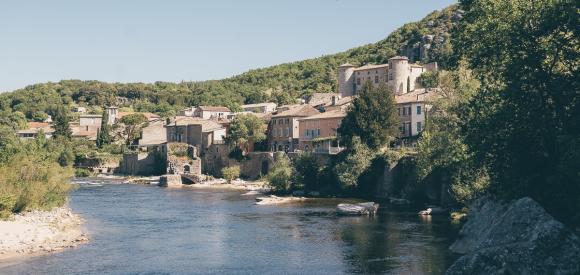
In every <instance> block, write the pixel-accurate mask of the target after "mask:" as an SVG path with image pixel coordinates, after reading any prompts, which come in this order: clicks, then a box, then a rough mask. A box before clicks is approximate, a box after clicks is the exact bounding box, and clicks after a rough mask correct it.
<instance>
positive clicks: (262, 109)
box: [242, 102, 278, 114]
mask: <svg viewBox="0 0 580 275" xmlns="http://www.w3.org/2000/svg"><path fill="white" fill-rule="evenodd" d="M276 107H278V104H276V103H274V102H264V103H256V104H246V105H242V109H243V110H244V111H245V112H252V113H261V114H266V113H271V112H274V111H275V110H276Z"/></svg>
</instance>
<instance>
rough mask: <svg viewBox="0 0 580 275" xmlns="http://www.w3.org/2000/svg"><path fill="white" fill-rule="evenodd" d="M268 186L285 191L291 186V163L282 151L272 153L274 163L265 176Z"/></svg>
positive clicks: (278, 190)
mask: <svg viewBox="0 0 580 275" xmlns="http://www.w3.org/2000/svg"><path fill="white" fill-rule="evenodd" d="M266 179H267V180H268V183H269V184H270V186H271V187H272V188H273V189H274V190H275V191H277V192H286V191H289V190H290V188H291V183H292V165H291V164H290V159H288V157H287V156H286V154H284V153H282V152H276V155H274V164H273V165H272V167H271V168H270V171H269V172H268V175H267V176H266Z"/></svg>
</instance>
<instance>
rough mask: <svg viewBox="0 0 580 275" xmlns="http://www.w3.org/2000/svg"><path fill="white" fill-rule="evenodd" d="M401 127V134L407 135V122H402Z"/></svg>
mask: <svg viewBox="0 0 580 275" xmlns="http://www.w3.org/2000/svg"><path fill="white" fill-rule="evenodd" d="M399 129H400V130H401V134H402V135H405V132H406V131H405V129H406V127H405V123H403V124H401V126H399Z"/></svg>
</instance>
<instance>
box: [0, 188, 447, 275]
mask: <svg viewBox="0 0 580 275" xmlns="http://www.w3.org/2000/svg"><path fill="white" fill-rule="evenodd" d="M241 194H242V193H241V192H236V191H216V190H201V189H190V188H182V189H170V188H160V187H156V186H144V185H122V184H104V185H102V186H97V185H82V186H81V187H80V188H79V189H77V190H75V191H74V192H72V194H71V195H70V204H71V207H72V208H73V210H74V211H75V212H77V213H79V214H81V215H82V216H83V217H84V218H85V220H86V224H85V227H86V228H87V230H88V232H89V235H90V239H91V241H90V243H88V244H85V245H81V246H79V247H77V248H73V249H70V250H65V251H63V252H60V253H55V254H51V255H46V256H39V257H35V258H31V259H28V260H25V261H22V262H17V263H13V264H11V265H8V266H3V267H0V274H136V273H137V274H142V273H145V274H175V273H178V274H192V273H194V274H199V273H201V274H264V273H267V274H342V273H387V274H440V273H443V272H444V271H445V269H446V268H447V267H448V266H449V265H450V264H451V263H452V261H453V260H454V259H455V256H454V255H453V254H451V253H450V252H449V251H448V249H447V247H448V246H449V245H450V242H451V241H452V238H453V233H451V232H455V231H456V228H454V227H453V226H452V225H450V224H449V222H448V221H447V220H446V219H445V218H440V219H438V218H437V217H433V218H429V219H426V218H422V217H420V216H418V215H417V214H416V211H414V210H403V209H398V210H397V209H389V208H381V209H380V215H378V216H376V217H338V216H336V215H335V212H334V207H335V206H336V204H337V203H338V201H336V200H331V199H327V200H321V201H318V202H315V203H307V204H303V205H285V206H256V205H254V204H253V201H254V196H242V195H241Z"/></svg>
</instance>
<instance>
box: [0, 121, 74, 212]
mask: <svg viewBox="0 0 580 275" xmlns="http://www.w3.org/2000/svg"><path fill="white" fill-rule="evenodd" d="M68 146H70V143H68V142H67V141H66V140H64V139H61V138H58V139H54V140H52V139H51V140H47V139H45V138H44V137H43V136H41V137H39V138H37V139H34V140H31V141H21V140H19V139H18V138H17V137H16V134H15V133H14V131H13V130H12V129H10V128H8V127H6V126H0V218H1V219H5V218H7V217H9V216H10V214H12V213H18V212H22V211H25V210H33V209H41V210H49V209H51V208H53V207H56V206H61V205H63V204H64V203H65V201H66V195H67V194H68V191H69V190H71V188H72V185H70V184H69V183H68V180H69V179H70V177H72V175H73V169H72V167H71V165H72V162H69V159H68V158H69V155H70V153H69V150H70V149H68V148H67V147H68ZM70 157H71V158H72V156H70Z"/></svg>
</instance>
